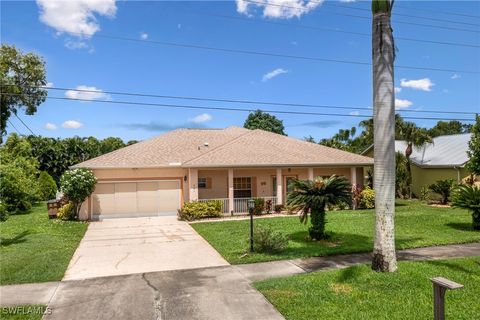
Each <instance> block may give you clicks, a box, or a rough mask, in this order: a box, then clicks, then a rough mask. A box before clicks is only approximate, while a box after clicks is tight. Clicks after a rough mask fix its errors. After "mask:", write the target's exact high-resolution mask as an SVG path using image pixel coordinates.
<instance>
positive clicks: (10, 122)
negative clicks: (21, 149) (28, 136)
mask: <svg viewBox="0 0 480 320" xmlns="http://www.w3.org/2000/svg"><path fill="white" fill-rule="evenodd" d="M7 121H8V123H9V124H10V125H11V126H12V127H13V129H15V131H17V133H18V134H20V135H21V133H20V131H18V129H17V127H15V125H14V124H13V123H12V121H10V119H7Z"/></svg>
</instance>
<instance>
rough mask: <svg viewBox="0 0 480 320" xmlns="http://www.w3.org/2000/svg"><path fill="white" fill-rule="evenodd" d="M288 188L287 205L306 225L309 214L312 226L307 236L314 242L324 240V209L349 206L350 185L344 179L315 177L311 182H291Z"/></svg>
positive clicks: (350, 199) (350, 197)
mask: <svg viewBox="0 0 480 320" xmlns="http://www.w3.org/2000/svg"><path fill="white" fill-rule="evenodd" d="M290 186H291V187H292V188H293V191H292V192H290V193H289V194H288V196H287V205H289V206H292V207H294V208H295V209H296V210H298V211H299V212H300V221H301V222H303V223H307V220H308V214H310V220H311V222H312V226H311V227H310V229H309V234H310V237H311V238H312V239H315V240H321V239H325V238H326V233H325V224H326V220H325V208H326V207H327V206H328V205H336V204H340V203H347V204H350V202H351V201H352V195H351V192H350V188H351V185H350V182H348V180H347V179H346V178H345V177H337V176H335V175H333V176H331V177H329V178H327V179H323V178H321V177H317V178H315V179H314V180H313V181H312V180H293V181H292V182H291V184H290Z"/></svg>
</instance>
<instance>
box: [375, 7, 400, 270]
mask: <svg viewBox="0 0 480 320" xmlns="http://www.w3.org/2000/svg"><path fill="white" fill-rule="evenodd" d="M373 1H374V2H377V3H374V6H375V5H377V6H380V7H382V6H384V5H385V3H386V2H387V1H386V0H373ZM387 7H388V6H387ZM373 8H374V14H373V25H372V27H373V29H372V41H373V43H372V46H373V52H372V55H373V57H372V58H373V101H374V116H373V121H374V148H375V149H374V172H375V175H374V189H375V219H376V220H375V242H374V249H373V259H372V269H373V270H376V271H382V272H385V271H388V272H393V271H395V270H396V269H397V259H396V255H395V227H394V214H395V107H394V92H393V88H394V87H393V79H394V78H393V61H394V45H393V36H392V29H391V25H390V8H389V9H388V10H377V11H376V12H375V7H373ZM377 9H378V7H377Z"/></svg>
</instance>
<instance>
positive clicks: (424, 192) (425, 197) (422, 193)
mask: <svg viewBox="0 0 480 320" xmlns="http://www.w3.org/2000/svg"><path fill="white" fill-rule="evenodd" d="M429 193H430V191H428V188H425V187H422V188H421V189H420V195H419V199H420V200H422V201H427V200H428V199H429V198H430V195H429Z"/></svg>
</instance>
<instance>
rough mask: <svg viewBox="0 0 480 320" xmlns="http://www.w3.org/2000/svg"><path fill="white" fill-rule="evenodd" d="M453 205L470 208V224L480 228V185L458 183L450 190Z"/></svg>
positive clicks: (476, 228) (474, 227)
mask: <svg viewBox="0 0 480 320" xmlns="http://www.w3.org/2000/svg"><path fill="white" fill-rule="evenodd" d="M452 204H453V206H454V207H459V208H463V209H467V210H470V211H471V212H472V226H473V229H474V230H480V187H478V186H469V185H460V186H458V187H456V188H455V189H454V190H453V192H452Z"/></svg>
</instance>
